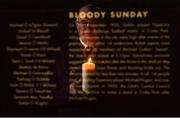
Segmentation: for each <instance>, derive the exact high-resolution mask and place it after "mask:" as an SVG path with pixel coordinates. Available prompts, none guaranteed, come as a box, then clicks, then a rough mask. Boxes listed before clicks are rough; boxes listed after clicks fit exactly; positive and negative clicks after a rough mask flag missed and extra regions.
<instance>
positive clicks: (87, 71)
mask: <svg viewBox="0 0 180 118" xmlns="http://www.w3.org/2000/svg"><path fill="white" fill-rule="evenodd" d="M94 73H95V64H94V63H92V62H91V58H89V60H88V62H86V63H84V64H82V89H83V91H84V92H85V93H90V92H91V85H92V84H93V82H94V81H95V78H94Z"/></svg>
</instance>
